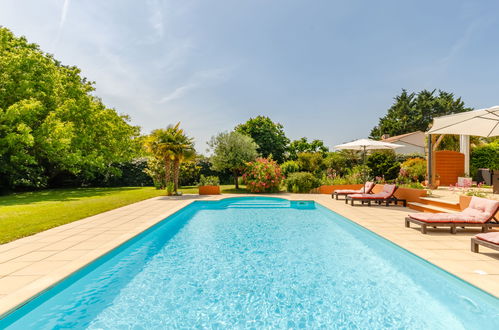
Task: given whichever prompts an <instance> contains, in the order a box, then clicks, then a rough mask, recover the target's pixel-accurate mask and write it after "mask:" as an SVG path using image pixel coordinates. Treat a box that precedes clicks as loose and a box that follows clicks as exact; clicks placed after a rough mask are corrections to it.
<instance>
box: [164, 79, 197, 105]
mask: <svg viewBox="0 0 499 330" xmlns="http://www.w3.org/2000/svg"><path fill="white" fill-rule="evenodd" d="M196 87H197V84H195V83H190V84H187V85H184V86H180V87H177V88H175V90H174V91H173V92H171V93H169V94H167V95H165V96H163V97H162V98H161V99H160V100H159V102H158V103H168V102H171V101H173V100H176V99H179V98H181V97H183V96H184V95H185V94H187V92H188V91H189V90H191V89H194V88H196Z"/></svg>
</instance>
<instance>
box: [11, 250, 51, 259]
mask: <svg viewBox="0 0 499 330" xmlns="http://www.w3.org/2000/svg"><path fill="white" fill-rule="evenodd" d="M53 254H54V251H34V252H30V253H27V254H24V255H22V256H20V257H18V258H16V259H15V260H16V261H39V260H42V259H45V258H47V257H48V256H51V255H53Z"/></svg>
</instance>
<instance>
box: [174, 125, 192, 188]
mask: <svg viewBox="0 0 499 330" xmlns="http://www.w3.org/2000/svg"><path fill="white" fill-rule="evenodd" d="M176 142H177V143H176V144H175V150H174V151H173V187H174V189H175V193H177V190H178V179H179V176H180V164H181V163H183V162H185V161H188V160H192V159H194V158H195V157H196V151H195V150H194V143H193V141H192V139H191V138H190V137H188V136H187V135H185V134H183V132H182V133H181V134H179V135H178V136H177V139H176Z"/></svg>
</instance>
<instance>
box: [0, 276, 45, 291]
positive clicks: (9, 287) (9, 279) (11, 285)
mask: <svg viewBox="0 0 499 330" xmlns="http://www.w3.org/2000/svg"><path fill="white" fill-rule="evenodd" d="M39 278H40V276H36V275H31V276H10V275H9V276H5V277H2V278H0V294H10V293H12V292H14V291H15V290H17V289H20V288H22V287H23V286H25V285H27V284H29V283H31V282H34V281H35V280H37V279H39Z"/></svg>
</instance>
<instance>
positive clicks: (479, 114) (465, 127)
mask: <svg viewBox="0 0 499 330" xmlns="http://www.w3.org/2000/svg"><path fill="white" fill-rule="evenodd" d="M426 134H456V135H473V136H484V137H492V136H499V106H494V107H491V108H487V109H480V110H473V111H468V112H462V113H456V114H453V115H448V116H443V117H437V118H434V119H433V126H432V127H431V129H430V130H429V131H428V132H426Z"/></svg>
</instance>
